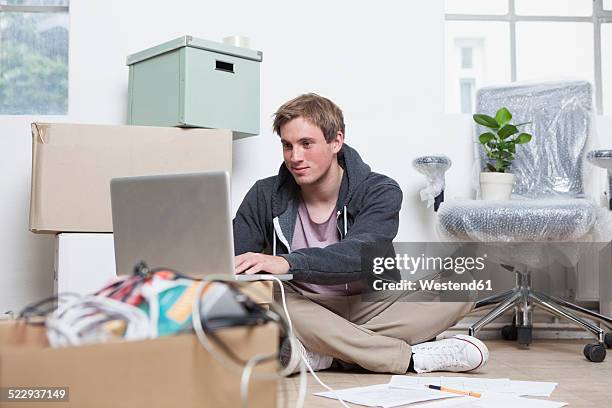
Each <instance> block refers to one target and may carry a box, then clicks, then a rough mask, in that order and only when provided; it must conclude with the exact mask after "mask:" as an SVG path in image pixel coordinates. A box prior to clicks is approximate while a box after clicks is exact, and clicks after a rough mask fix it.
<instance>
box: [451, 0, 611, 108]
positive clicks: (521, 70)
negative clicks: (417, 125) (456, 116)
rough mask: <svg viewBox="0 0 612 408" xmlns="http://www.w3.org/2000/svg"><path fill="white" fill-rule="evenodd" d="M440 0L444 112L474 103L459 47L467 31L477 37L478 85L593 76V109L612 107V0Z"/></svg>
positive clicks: (473, 58)
mask: <svg viewBox="0 0 612 408" xmlns="http://www.w3.org/2000/svg"><path fill="white" fill-rule="evenodd" d="M445 1H446V64H445V65H446V86H445V89H446V91H445V93H446V102H445V106H446V111H447V112H448V113H459V112H464V108H465V107H467V106H472V107H473V106H474V101H473V100H472V101H471V103H469V104H468V103H467V102H466V101H465V100H464V98H465V97H466V95H467V88H468V85H466V84H465V83H464V79H466V76H465V75H464V71H465V70H466V66H465V64H464V62H465V60H464V55H463V54H464V51H463V49H462V48H460V49H456V47H463V45H462V43H463V42H465V41H466V40H467V39H469V40H470V41H473V42H477V41H480V43H481V44H482V46H481V48H480V49H476V48H474V49H473V50H472V55H471V56H470V58H471V62H472V64H473V65H472V66H473V69H472V72H471V73H470V74H471V77H470V78H472V79H473V81H474V86H475V88H480V87H483V86H487V85H495V84H500V83H505V82H510V81H525V80H543V79H560V78H573V79H576V78H579V79H586V80H589V81H591V82H592V83H593V84H594V90H595V101H596V107H597V112H598V113H604V112H605V113H607V114H612V79H608V78H612V0H538V1H533V0H487V1H485V0H445ZM457 54H459V55H460V57H457ZM464 87H465V88H464ZM464 91H465V92H464ZM471 94H472V97H473V95H474V92H472V93H471Z"/></svg>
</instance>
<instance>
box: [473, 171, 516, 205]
mask: <svg viewBox="0 0 612 408" xmlns="http://www.w3.org/2000/svg"><path fill="white" fill-rule="evenodd" d="M513 183H514V174H512V173H480V198H481V199H482V200H509V199H510V195H511V194H512V184H513Z"/></svg>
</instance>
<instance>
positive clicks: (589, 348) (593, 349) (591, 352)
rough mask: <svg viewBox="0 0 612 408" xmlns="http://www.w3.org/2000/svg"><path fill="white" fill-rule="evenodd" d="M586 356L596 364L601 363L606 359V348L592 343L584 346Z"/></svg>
mask: <svg viewBox="0 0 612 408" xmlns="http://www.w3.org/2000/svg"><path fill="white" fill-rule="evenodd" d="M583 352H584V356H585V357H586V358H587V360H589V361H592V362H594V363H601V362H602V361H604V359H605V358H606V347H605V346H604V345H603V344H599V343H591V344H587V345H586V346H584V350H583Z"/></svg>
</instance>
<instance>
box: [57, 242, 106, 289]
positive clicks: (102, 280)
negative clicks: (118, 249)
mask: <svg viewBox="0 0 612 408" xmlns="http://www.w3.org/2000/svg"><path fill="white" fill-rule="evenodd" d="M54 266H55V270H54V276H53V283H54V285H53V286H54V292H55V294H58V293H66V292H71V293H78V294H80V295H85V294H89V293H93V292H95V291H97V290H99V289H100V288H101V287H102V286H104V285H105V284H106V283H108V282H109V281H110V280H111V279H114V278H116V277H117V272H116V270H115V247H114V242H113V234H109V233H100V234H75V233H62V234H57V235H56V239H55V263H54Z"/></svg>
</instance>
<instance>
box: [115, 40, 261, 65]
mask: <svg viewBox="0 0 612 408" xmlns="http://www.w3.org/2000/svg"><path fill="white" fill-rule="evenodd" d="M182 47H193V48H199V49H201V50H207V51H212V52H216V53H218V54H225V55H231V56H232V57H238V58H244V59H248V60H253V61H258V62H261V61H263V53H262V52H261V51H257V50H251V49H248V48H240V47H235V46H233V45H229V44H224V43H218V42H214V41H209V40H203V39H201V38H195V37H192V36H191V35H184V36H182V37H179V38H176V39H174V40H171V41H168V42H165V43H163V44H160V45H157V46H155V47H151V48H147V49H146V50H143V51H140V52H137V53H135V54H131V55H128V57H127V62H126V64H127V65H132V64H136V63H137V62H141V61H144V60H147V59H149V58H153V57H156V56H158V55H161V54H165V53H167V52H170V51H174V50H176V49H179V48H182Z"/></svg>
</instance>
